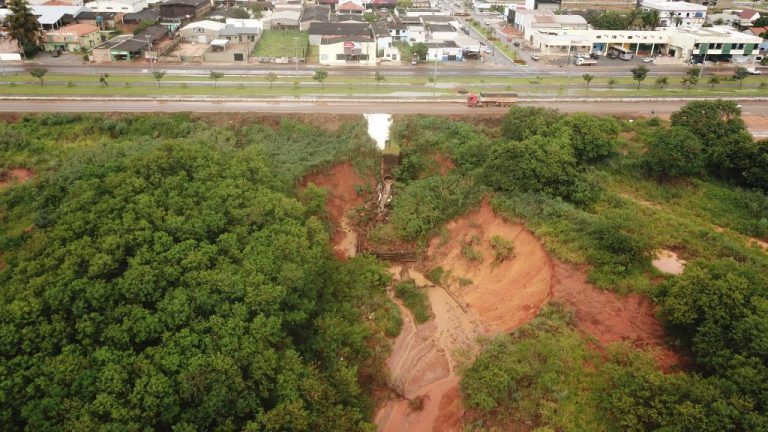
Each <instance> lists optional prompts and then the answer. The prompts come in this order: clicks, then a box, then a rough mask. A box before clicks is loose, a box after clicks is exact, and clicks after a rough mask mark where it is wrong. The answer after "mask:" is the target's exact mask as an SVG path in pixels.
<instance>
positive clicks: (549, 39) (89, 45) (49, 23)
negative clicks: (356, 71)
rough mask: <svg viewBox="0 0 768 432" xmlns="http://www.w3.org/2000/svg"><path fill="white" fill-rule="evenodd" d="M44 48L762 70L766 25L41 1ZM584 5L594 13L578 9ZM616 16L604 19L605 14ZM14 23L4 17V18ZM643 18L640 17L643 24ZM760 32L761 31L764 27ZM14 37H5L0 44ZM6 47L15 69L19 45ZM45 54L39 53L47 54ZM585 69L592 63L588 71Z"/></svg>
mask: <svg viewBox="0 0 768 432" xmlns="http://www.w3.org/2000/svg"><path fill="white" fill-rule="evenodd" d="M31 3H32V4H31V5H30V9H31V12H32V14H33V15H34V16H35V17H36V19H37V22H38V24H39V29H40V34H41V36H40V40H39V41H38V43H37V45H38V49H39V50H41V51H43V53H44V54H45V53H47V54H50V55H52V56H54V57H57V56H60V55H70V56H80V57H81V58H82V59H83V61H85V62H86V63H101V64H103V63H118V62H147V63H148V62H153V63H176V64H179V63H180V64H184V63H186V64H203V63H232V64H270V63H272V64H274V63H278V64H279V63H282V64H296V65H310V64H316V65H319V66H331V67H343V66H350V65H354V66H376V65H380V64H384V63H385V64H390V65H403V66H412V65H418V64H419V63H422V62H452V63H464V62H472V63H470V64H474V65H476V66H477V67H491V66H498V67H509V68H511V69H514V68H515V67H521V66H525V65H528V64H530V62H531V61H534V62H540V63H538V65H539V67H543V66H542V65H547V64H550V63H551V62H554V63H557V62H559V61H560V60H558V59H561V58H565V59H566V61H567V62H569V63H570V62H571V59H572V58H576V57H577V56H579V55H582V54H583V55H589V56H592V57H593V58H594V59H595V60H596V62H597V61H599V59H600V57H603V56H609V54H611V53H613V55H612V56H610V57H609V58H621V59H623V60H629V59H631V58H632V57H634V56H640V57H644V58H651V59H652V60H653V62H658V63H664V64H680V65H685V64H690V63H694V64H695V63H703V62H706V61H716V62H723V63H734V64H743V65H758V66H759V65H760V62H761V61H763V59H764V58H765V53H766V46H767V45H768V44H767V43H766V37H768V34H766V28H768V25H765V24H767V23H765V22H764V21H765V19H763V20H761V17H764V18H765V17H766V16H768V12H763V13H762V14H761V12H760V11H758V10H754V9H746V8H742V9H736V8H733V9H719V8H718V9H715V8H713V5H711V4H708V3H707V2H702V3H693V2H686V1H664V0H643V1H640V2H639V3H638V4H637V5H636V7H635V8H633V9H628V10H626V9H625V11H624V12H613V13H614V14H618V13H623V14H629V15H633V14H634V15H633V16H637V17H641V18H642V19H643V21H642V25H638V24H637V23H640V21H637V20H635V21H634V22H629V21H627V22H628V24H627V25H626V28H605V27H606V26H605V25H604V23H603V22H604V21H605V20H604V19H603V18H601V17H600V16H599V14H598V15H595V13H594V10H592V9H588V7H591V8H600V7H602V6H601V4H600V3H599V2H598V3H594V4H590V5H586V6H583V5H581V4H576V3H573V4H571V3H568V2H566V1H561V0H547V1H545V0H526V1H525V2H524V3H520V2H516V3H515V2H493V3H488V2H480V1H472V2H465V3H463V4H459V3H457V2H453V1H448V0H431V1H429V2H427V1H419V2H413V1H408V2H400V3H399V4H398V3H396V2H395V1H393V0H316V1H315V0H312V1H301V0H273V1H270V2H264V1H259V2H249V1H241V0H237V1H235V0H230V1H219V0H216V1H214V0H162V1H159V2H152V1H147V0H95V1H91V2H85V3H83V2H82V1H81V0H54V1H48V2H42V1H39V0H33V1H32V2H31ZM582 6H583V7H585V9H583V10H582V9H575V8H577V7H578V8H581V7H582ZM608 13H611V12H605V14H608ZM10 14H11V11H10V10H9V9H0V20H1V21H3V22H5V18H6V17H8V16H9V15H10ZM638 19H639V18H638ZM754 23H758V24H763V25H758V26H755V25H754ZM7 33H8V32H7V31H3V33H2V34H3V35H6V34H7ZM4 39H6V41H5V42H6V43H2V44H0V51H2V52H1V53H0V54H1V55H2V57H1V58H2V59H3V60H6V61H13V60H17V61H18V60H22V57H23V56H22V53H21V50H20V47H19V44H15V43H13V41H9V40H7V39H8V38H7V37H4ZM44 54H42V55H44ZM582 64H583V63H582Z"/></svg>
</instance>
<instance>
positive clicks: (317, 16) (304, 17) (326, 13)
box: [300, 5, 331, 22]
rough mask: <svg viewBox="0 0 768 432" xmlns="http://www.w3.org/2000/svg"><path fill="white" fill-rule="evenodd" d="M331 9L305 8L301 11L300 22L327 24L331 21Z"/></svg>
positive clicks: (316, 6)
mask: <svg viewBox="0 0 768 432" xmlns="http://www.w3.org/2000/svg"><path fill="white" fill-rule="evenodd" d="M330 16H331V8H330V6H326V5H315V6H307V7H305V8H304V10H303V11H301V18H300V20H301V22H307V21H322V22H328V21H330V20H331V18H330Z"/></svg>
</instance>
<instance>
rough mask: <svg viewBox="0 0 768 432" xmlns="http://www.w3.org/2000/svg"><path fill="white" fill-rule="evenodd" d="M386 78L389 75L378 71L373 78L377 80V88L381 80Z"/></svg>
mask: <svg viewBox="0 0 768 432" xmlns="http://www.w3.org/2000/svg"><path fill="white" fill-rule="evenodd" d="M386 79H387V77H385V76H384V74H382V73H381V72H376V74H375V75H374V76H373V80H374V81H376V90H378V89H379V84H381V82H382V81H384V80H386Z"/></svg>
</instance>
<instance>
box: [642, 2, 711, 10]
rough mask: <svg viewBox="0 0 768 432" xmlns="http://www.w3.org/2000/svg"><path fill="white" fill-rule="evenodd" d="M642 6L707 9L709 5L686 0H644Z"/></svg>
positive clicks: (670, 8)
mask: <svg viewBox="0 0 768 432" xmlns="http://www.w3.org/2000/svg"><path fill="white" fill-rule="evenodd" d="M641 6H643V7H647V8H651V9H656V10H660V11H679V10H684V11H700V12H706V11H707V7H706V6H704V5H700V4H696V3H688V2H684V1H644V2H642V3H641Z"/></svg>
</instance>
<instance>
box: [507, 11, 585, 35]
mask: <svg viewBox="0 0 768 432" xmlns="http://www.w3.org/2000/svg"><path fill="white" fill-rule="evenodd" d="M514 27H515V29H517V30H519V31H521V32H522V33H523V37H524V38H525V40H527V41H529V42H530V41H531V33H532V32H534V31H558V30H587V29H589V24H588V23H587V20H586V19H584V17H583V16H581V15H556V14H555V13H553V12H552V11H539V10H528V9H518V10H517V11H516V12H515V18H514Z"/></svg>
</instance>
